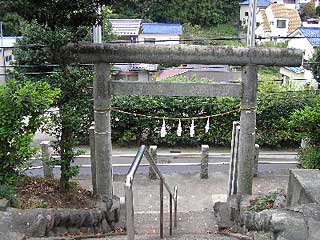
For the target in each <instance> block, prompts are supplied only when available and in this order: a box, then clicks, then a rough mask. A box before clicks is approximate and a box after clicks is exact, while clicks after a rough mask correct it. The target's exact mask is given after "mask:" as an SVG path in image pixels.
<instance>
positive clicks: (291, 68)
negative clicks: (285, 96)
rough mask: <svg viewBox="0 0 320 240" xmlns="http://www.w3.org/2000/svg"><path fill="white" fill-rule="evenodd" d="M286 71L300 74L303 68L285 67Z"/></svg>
mask: <svg viewBox="0 0 320 240" xmlns="http://www.w3.org/2000/svg"><path fill="white" fill-rule="evenodd" d="M286 69H288V70H289V71H291V72H294V73H302V72H304V68H303V67H286Z"/></svg>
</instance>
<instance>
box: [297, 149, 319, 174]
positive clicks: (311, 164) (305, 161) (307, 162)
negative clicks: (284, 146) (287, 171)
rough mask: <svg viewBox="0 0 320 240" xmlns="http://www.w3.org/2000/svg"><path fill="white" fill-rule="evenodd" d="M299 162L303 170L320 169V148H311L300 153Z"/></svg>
mask: <svg viewBox="0 0 320 240" xmlns="http://www.w3.org/2000/svg"><path fill="white" fill-rule="evenodd" d="M299 161H300V164H301V166H302V167H303V168H310V169H320V147H318V146H310V147H307V148H305V149H301V150H300V151H299Z"/></svg>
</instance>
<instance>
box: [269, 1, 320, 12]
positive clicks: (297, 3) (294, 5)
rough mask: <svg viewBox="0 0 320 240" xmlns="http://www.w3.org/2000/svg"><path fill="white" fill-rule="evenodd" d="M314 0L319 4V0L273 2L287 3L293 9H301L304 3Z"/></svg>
mask: <svg viewBox="0 0 320 240" xmlns="http://www.w3.org/2000/svg"><path fill="white" fill-rule="evenodd" d="M311 1H313V2H314V3H315V6H318V4H319V3H318V2H319V0H273V1H271V2H272V3H278V4H285V5H286V6H287V7H289V8H292V9H298V10H299V9H301V8H303V6H304V4H306V3H308V2H311Z"/></svg>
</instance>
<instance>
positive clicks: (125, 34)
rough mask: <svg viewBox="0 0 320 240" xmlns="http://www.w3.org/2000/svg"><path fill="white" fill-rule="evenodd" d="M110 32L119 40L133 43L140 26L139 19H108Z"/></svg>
mask: <svg viewBox="0 0 320 240" xmlns="http://www.w3.org/2000/svg"><path fill="white" fill-rule="evenodd" d="M109 22H110V23H111V27H112V32H113V33H114V34H115V35H116V36H117V37H118V38H119V39H120V40H129V41H130V42H133V43H135V42H136V41H137V39H138V35H139V33H140V28H141V22H142V21H141V19H109Z"/></svg>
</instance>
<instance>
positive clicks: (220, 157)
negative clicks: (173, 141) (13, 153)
mask: <svg viewBox="0 0 320 240" xmlns="http://www.w3.org/2000/svg"><path fill="white" fill-rule="evenodd" d="M229 159H230V158H229V156H228V154H226V153H217V154H215V155H214V156H210V157H209V172H210V173H215V172H228V171H229V164H228V162H229ZM132 161H133V157H132V156H122V157H121V156H119V155H117V156H114V157H113V164H114V167H113V173H114V174H126V173H127V171H128V169H129V165H130V163H131V162H132ZM146 163H147V162H146V161H145V160H144V161H142V165H141V166H140V167H139V169H138V173H142V174H147V173H148V169H149V167H148V166H145V165H144V164H146ZM158 163H160V166H159V168H160V170H161V172H162V173H167V174H170V173H197V172H200V166H199V163H200V157H197V156H185V157H183V156H182V157H172V156H170V157H158ZM74 164H75V165H80V166H81V168H80V174H79V176H91V168H90V159H89V158H88V157H81V158H78V159H76V160H75V163H74ZM162 164H163V165H162ZM32 165H33V169H31V170H27V171H26V174H27V175H32V176H42V175H43V170H42V168H41V165H42V164H41V162H39V161H35V162H34V163H33V164H32ZM288 168H296V156H295V154H291V153H289V154H262V155H261V156H260V164H259V169H258V171H259V172H278V171H281V170H285V169H288ZM54 174H55V175H56V176H59V174H60V169H59V168H58V167H56V168H55V169H54Z"/></svg>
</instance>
